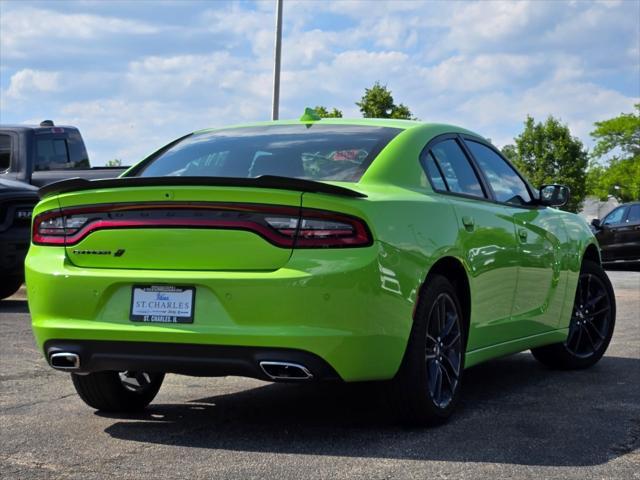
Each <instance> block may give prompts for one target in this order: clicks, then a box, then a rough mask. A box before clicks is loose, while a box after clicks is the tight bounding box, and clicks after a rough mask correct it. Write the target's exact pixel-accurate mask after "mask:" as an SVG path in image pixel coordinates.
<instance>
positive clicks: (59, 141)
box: [34, 128, 89, 171]
mask: <svg viewBox="0 0 640 480" xmlns="http://www.w3.org/2000/svg"><path fill="white" fill-rule="evenodd" d="M60 130H62V129H60ZM35 143H36V151H35V154H36V156H35V168H34V170H36V171H46V170H67V169H74V168H89V156H88V155H87V150H86V148H85V146H84V142H83V141H82V137H81V136H80V133H79V132H78V131H74V130H70V129H68V128H67V129H65V130H64V133H48V132H46V131H45V132H44V133H43V132H42V131H36V135H35Z"/></svg>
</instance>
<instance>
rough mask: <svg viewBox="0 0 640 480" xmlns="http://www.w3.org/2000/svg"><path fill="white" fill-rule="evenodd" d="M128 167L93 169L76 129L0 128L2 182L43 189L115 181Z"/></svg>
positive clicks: (48, 122)
mask: <svg viewBox="0 0 640 480" xmlns="http://www.w3.org/2000/svg"><path fill="white" fill-rule="evenodd" d="M125 170H126V168H125V167H92V166H91V165H90V163H89V156H88V155H87V149H86V148H85V145H84V141H83V140H82V135H80V131H79V130H78V129H77V128H76V127H71V126H66V125H64V126H63V125H59V126H58V125H54V123H53V122H52V121H51V120H45V121H43V122H41V123H40V125H0V179H9V180H18V181H20V182H25V183H30V184H32V185H36V186H38V187H41V186H43V185H48V184H49V183H53V182H57V181H60V180H66V179H68V178H73V177H80V178H89V179H94V178H113V177H117V176H119V175H120V174H121V173H122V172H124V171H125Z"/></svg>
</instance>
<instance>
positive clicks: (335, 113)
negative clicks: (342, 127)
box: [314, 105, 342, 118]
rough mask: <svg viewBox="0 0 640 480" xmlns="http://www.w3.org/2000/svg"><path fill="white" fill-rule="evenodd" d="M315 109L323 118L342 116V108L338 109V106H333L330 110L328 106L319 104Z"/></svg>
mask: <svg viewBox="0 0 640 480" xmlns="http://www.w3.org/2000/svg"><path fill="white" fill-rule="evenodd" d="M314 110H315V111H316V113H317V114H318V115H320V116H321V117H322V118H342V110H338V109H337V108H336V107H333V108H332V109H331V111H329V110H328V109H327V107H323V106H322V105H318V106H317V107H316V108H314Z"/></svg>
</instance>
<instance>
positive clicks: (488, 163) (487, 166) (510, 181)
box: [465, 140, 531, 205]
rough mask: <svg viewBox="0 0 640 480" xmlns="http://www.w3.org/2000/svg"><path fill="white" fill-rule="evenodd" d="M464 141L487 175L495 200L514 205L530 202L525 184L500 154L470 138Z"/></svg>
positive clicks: (529, 195)
mask: <svg viewBox="0 0 640 480" xmlns="http://www.w3.org/2000/svg"><path fill="white" fill-rule="evenodd" d="M465 143H466V144H467V147H469V150H471V153H472V154H473V156H474V157H475V159H476V161H477V162H478V165H479V166H480V169H481V170H482V171H483V172H484V174H485V176H486V177H487V181H488V182H489V184H490V185H491V188H492V189H493V192H494V193H495V196H496V200H498V201H499V202H506V203H511V204H515V205H524V204H527V203H529V202H531V194H530V193H529V190H528V189H527V185H526V184H525V183H524V181H523V180H522V178H520V176H519V175H518V174H517V173H516V171H515V170H514V169H513V168H511V166H510V165H509V164H508V163H507V162H505V161H504V159H503V158H502V157H501V156H500V155H498V154H497V153H496V152H494V151H493V150H491V149H490V148H489V147H487V146H486V145H483V144H481V143H478V142H474V141H472V140H465Z"/></svg>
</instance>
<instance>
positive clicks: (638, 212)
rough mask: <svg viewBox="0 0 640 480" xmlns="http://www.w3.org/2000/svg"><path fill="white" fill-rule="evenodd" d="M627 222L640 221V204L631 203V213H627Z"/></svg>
mask: <svg viewBox="0 0 640 480" xmlns="http://www.w3.org/2000/svg"><path fill="white" fill-rule="evenodd" d="M627 223H632V224H636V223H640V205H631V206H630V207H629V215H627Z"/></svg>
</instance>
